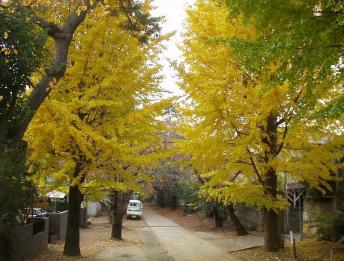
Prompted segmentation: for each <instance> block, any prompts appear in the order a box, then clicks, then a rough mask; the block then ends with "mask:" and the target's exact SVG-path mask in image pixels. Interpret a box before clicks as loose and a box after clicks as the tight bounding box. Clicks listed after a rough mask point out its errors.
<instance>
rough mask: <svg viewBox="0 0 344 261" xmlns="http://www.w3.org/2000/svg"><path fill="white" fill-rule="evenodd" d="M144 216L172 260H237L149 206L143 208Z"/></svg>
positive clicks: (224, 250)
mask: <svg viewBox="0 0 344 261" xmlns="http://www.w3.org/2000/svg"><path fill="white" fill-rule="evenodd" d="M144 217H145V221H146V223H147V224H148V226H149V227H150V229H151V230H152V231H153V232H154V234H155V235H156V236H157V237H158V238H159V241H160V242H161V244H162V245H163V247H164V248H165V249H166V250H167V252H168V254H169V255H170V256H172V257H173V258H174V260H177V261H178V260H183V261H184V260H185V261H191V260H202V261H203V260H204V261H206V260H216V261H220V260H227V261H231V260H233V261H236V260H239V259H237V258H236V257H233V256H231V255H230V254H228V253H227V251H226V249H223V248H219V247H217V246H216V245H213V244H212V243H210V242H209V241H207V240H204V239H202V238H200V237H198V236H196V235H195V234H194V233H191V232H189V231H187V230H186V229H185V228H183V227H181V226H180V225H178V224H176V223H175V222H173V221H172V220H170V219H167V218H165V217H163V216H161V215H159V214H158V213H156V212H154V211H153V210H152V209H150V208H146V209H145V212H144Z"/></svg>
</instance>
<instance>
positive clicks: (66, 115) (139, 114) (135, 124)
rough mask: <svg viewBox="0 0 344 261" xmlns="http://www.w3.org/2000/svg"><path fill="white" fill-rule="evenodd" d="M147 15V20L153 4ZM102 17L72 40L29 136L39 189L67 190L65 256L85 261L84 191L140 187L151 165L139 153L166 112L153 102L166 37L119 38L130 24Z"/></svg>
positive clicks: (99, 14)
mask: <svg viewBox="0 0 344 261" xmlns="http://www.w3.org/2000/svg"><path fill="white" fill-rule="evenodd" d="M142 8H144V9H145V10H146V11H147V12H148V10H149V8H151V7H150V3H149V1H148V2H147V3H146V4H145V5H144V6H142ZM103 9H106V7H99V8H98V9H95V10H93V12H92V14H91V15H90V16H88V17H87V18H86V19H85V21H84V23H83V25H82V26H81V28H80V31H78V33H77V34H76V35H75V41H76V42H77V43H76V44H75V46H74V48H73V49H72V50H71V51H70V54H69V60H70V63H69V66H68V68H67V71H66V74H65V76H64V77H63V78H62V79H61V80H60V81H59V82H58V83H56V84H55V86H54V88H53V90H52V91H51V93H50V95H49V99H48V100H46V101H45V102H44V104H43V105H42V107H41V108H40V110H39V111H38V113H37V115H36V116H35V118H34V120H33V122H32V124H31V126H30V129H29V132H28V133H27V135H26V139H27V141H28V143H29V149H30V158H29V160H30V162H31V171H32V172H33V173H34V174H35V176H36V182H37V184H39V186H40V188H41V189H42V190H43V191H46V190H48V189H52V188H62V189H67V190H69V192H68V193H69V207H68V210H69V214H68V226H67V236H66V242H65V249H64V254H65V255H80V247H79V220H80V219H79V215H80V203H81V201H82V198H83V195H84V193H86V192H87V190H92V189H93V190H94V189H96V190H99V189H113V190H115V191H128V190H134V189H135V188H136V187H137V186H135V183H137V182H140V181H141V179H140V178H136V176H137V168H138V167H137V166H138V165H140V164H144V163H147V162H148V160H147V157H148V158H149V156H147V155H143V154H142V151H144V150H146V149H147V148H148V147H149V146H152V145H154V143H155V142H156V139H155V137H154V133H155V131H156V129H157V128H159V122H158V121H157V120H156V118H157V115H158V113H159V111H160V110H161V108H163V106H164V102H160V103H152V102H151V99H152V98H154V97H155V96H156V94H157V93H158V92H159V91H160V90H159V82H160V79H161V77H160V76H159V71H160V66H159V65H158V64H157V58H158V54H159V52H160V51H161V48H162V46H161V41H163V40H164V39H165V36H160V35H159V32H156V33H155V34H154V35H151V36H150V35H146V36H150V37H148V38H146V39H145V40H144V41H143V40H142V38H141V37H136V35H133V34H132V33H130V32H128V31H126V30H121V28H122V27H123V21H126V19H127V17H126V16H124V15H115V16H114V15H108V16H104V15H103V14H104V10H103ZM83 28H85V30H86V28H87V29H88V30H87V33H85V31H84V30H83ZM90 28H91V29H90ZM95 39H97V40H96V41H95ZM140 156H141V157H140ZM128 166H130V168H129V167H128ZM49 177H50V179H48V178H49ZM51 180H52V182H51ZM49 181H50V183H49ZM83 185H85V186H83ZM90 193H92V192H90Z"/></svg>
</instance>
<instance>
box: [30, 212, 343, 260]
mask: <svg viewBox="0 0 344 261" xmlns="http://www.w3.org/2000/svg"><path fill="white" fill-rule="evenodd" d="M152 209H154V211H156V212H158V213H159V214H161V215H162V216H164V217H166V218H168V219H171V220H173V221H174V222H175V223H177V224H179V225H181V226H182V227H184V228H185V229H187V230H188V231H190V232H193V233H194V234H195V235H198V236H200V237H202V235H203V234H206V235H215V236H216V238H218V239H219V240H220V241H221V242H222V244H223V243H226V240H230V239H235V238H237V237H236V236H235V231H234V230H233V228H216V227H215V224H214V221H213V219H209V218H203V217H202V216H200V215H198V214H192V215H186V214H184V213H183V211H182V210H180V209H177V210H171V209H169V208H163V209H161V208H158V207H152ZM258 235H259V233H258ZM110 236H111V224H110V223H109V220H108V217H107V216H101V217H97V218H94V219H93V220H92V224H91V225H90V226H89V228H88V229H81V230H80V247H81V253H82V256H83V258H86V259H87V260H93V257H94V256H95V255H97V254H98V253H102V252H104V251H105V252H106V251H108V250H111V249H113V250H114V254H113V255H112V254H111V253H110V254H111V255H112V256H117V255H118V253H121V252H123V253H124V252H125V253H131V252H133V253H134V252H135V251H136V252H137V253H141V254H142V253H143V254H144V255H145V256H148V257H154V258H155V259H154V258H153V259H148V260H170V259H166V258H167V257H168V253H166V251H165V250H164V248H163V246H162V245H159V244H158V241H159V240H158V239H157V238H156V237H155V236H154V235H153V232H152V231H151V229H150V228H149V227H148V226H147V223H146V222H145V221H144V220H125V221H124V228H123V238H124V240H123V241H114V240H111V239H110ZM214 238H215V237H214ZM222 238H223V239H222ZM203 239H206V240H207V238H204V237H203ZM223 241H225V242H223ZM228 242H229V241H227V243H228ZM211 243H213V244H215V243H216V242H215V240H212V241H211ZM285 243H286V244H285V248H284V249H283V250H282V251H280V252H278V253H267V252H265V251H264V248H263V247H257V248H253V249H248V250H242V251H236V252H231V253H230V254H231V255H234V256H235V257H237V258H238V259H239V260H244V261H251V260H259V261H270V260H274V261H291V260H294V258H293V252H292V247H291V245H290V244H289V243H288V242H287V241H286V242H285ZM331 244H332V242H326V241H319V240H317V239H304V240H303V241H297V245H296V252H297V257H298V260H301V261H311V260H312V261H315V260H317V258H319V256H320V255H321V254H322V253H324V252H325V251H326V249H328V248H329V246H330V245H331ZM121 250H123V251H121ZM62 253H63V242H59V243H58V244H54V245H50V246H49V249H48V250H46V251H44V252H43V253H41V254H40V255H39V256H38V257H36V258H35V259H33V260H34V261H43V260H57V261H59V260H80V258H70V257H65V256H63V254H62ZM161 257H164V258H162V259H161ZM159 258H160V259H159ZM109 260H110V259H109ZM111 260H112V259H111ZM120 260H129V259H127V258H124V259H120ZM132 260H135V258H134V259H132ZM136 260H137V259H136ZM142 260H143V259H142ZM171 260H173V259H171ZM325 260H326V259H325ZM327 260H329V259H327ZM335 260H336V261H344V245H343V246H342V247H341V248H339V249H337V250H336V251H335Z"/></svg>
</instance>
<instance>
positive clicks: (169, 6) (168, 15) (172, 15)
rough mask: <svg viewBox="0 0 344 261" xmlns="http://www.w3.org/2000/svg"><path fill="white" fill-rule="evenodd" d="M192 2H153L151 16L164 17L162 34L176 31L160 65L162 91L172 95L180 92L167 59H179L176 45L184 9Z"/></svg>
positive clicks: (189, 0)
mask: <svg viewBox="0 0 344 261" xmlns="http://www.w3.org/2000/svg"><path fill="white" fill-rule="evenodd" d="M193 2H194V0H172V1H171V0H154V5H155V6H156V7H157V9H156V10H154V12H153V15H155V16H165V19H166V22H165V23H164V24H163V32H164V33H168V32H173V31H176V34H175V36H173V37H172V39H171V40H170V41H169V42H168V43H167V44H166V45H167V50H166V51H165V53H164V54H163V57H162V64H163V65H164V69H163V74H164V76H165V80H164V82H163V83H162V84H163V87H164V89H166V90H168V91H170V92H172V95H180V94H182V91H181V90H180V89H179V88H178V86H177V84H176V77H175V74H176V72H175V71H174V70H173V69H172V68H171V67H170V66H169V63H168V59H172V60H176V59H178V58H179V57H181V53H180V51H179V50H178V47H177V44H178V43H180V42H181V40H182V37H181V33H182V30H183V21H184V19H185V18H186V14H185V8H186V7H188V6H190V5H191V4H192V3H193Z"/></svg>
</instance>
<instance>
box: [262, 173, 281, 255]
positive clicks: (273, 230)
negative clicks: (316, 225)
mask: <svg viewBox="0 0 344 261" xmlns="http://www.w3.org/2000/svg"><path fill="white" fill-rule="evenodd" d="M265 193H266V194H268V195H270V196H272V197H273V198H274V199H275V198H276V195H277V175H276V170H274V169H273V168H270V169H269V170H268V173H267V175H266V187H265ZM264 241H265V250H266V251H270V252H277V251H278V250H279V249H280V248H282V247H283V244H282V237H281V230H280V227H279V222H278V213H277V212H275V211H274V210H272V209H264Z"/></svg>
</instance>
